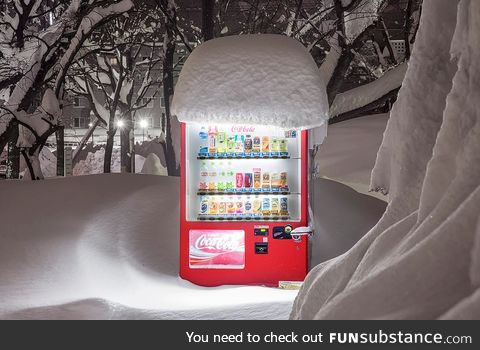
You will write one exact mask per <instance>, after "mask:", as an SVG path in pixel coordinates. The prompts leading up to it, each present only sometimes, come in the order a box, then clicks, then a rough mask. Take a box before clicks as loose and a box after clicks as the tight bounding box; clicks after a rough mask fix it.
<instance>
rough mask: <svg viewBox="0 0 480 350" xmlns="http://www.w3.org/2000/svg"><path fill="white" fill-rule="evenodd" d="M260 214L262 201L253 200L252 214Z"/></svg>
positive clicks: (258, 199)
mask: <svg viewBox="0 0 480 350" xmlns="http://www.w3.org/2000/svg"><path fill="white" fill-rule="evenodd" d="M261 213H262V200H261V199H260V198H255V199H254V200H253V214H261Z"/></svg>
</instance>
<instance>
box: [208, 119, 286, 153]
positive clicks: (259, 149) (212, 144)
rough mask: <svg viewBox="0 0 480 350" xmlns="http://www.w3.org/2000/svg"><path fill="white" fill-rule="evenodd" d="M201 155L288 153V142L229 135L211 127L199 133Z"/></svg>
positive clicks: (279, 139) (251, 136) (267, 137)
mask: <svg viewBox="0 0 480 350" xmlns="http://www.w3.org/2000/svg"><path fill="white" fill-rule="evenodd" d="M199 137H200V149H199V154H200V155H201V154H207V153H210V154H242V153H247V154H248V153H270V152H273V153H285V154H286V153H288V141H287V139H286V138H282V137H274V136H272V137H270V136H257V135H249V134H247V135H243V134H227V133H226V132H224V131H218V128H217V127H216V126H210V127H209V128H208V131H207V129H206V128H205V127H202V128H201V130H200V132H199Z"/></svg>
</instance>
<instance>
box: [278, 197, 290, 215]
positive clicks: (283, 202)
mask: <svg viewBox="0 0 480 350" xmlns="http://www.w3.org/2000/svg"><path fill="white" fill-rule="evenodd" d="M280 213H281V215H288V198H287V197H282V198H280Z"/></svg>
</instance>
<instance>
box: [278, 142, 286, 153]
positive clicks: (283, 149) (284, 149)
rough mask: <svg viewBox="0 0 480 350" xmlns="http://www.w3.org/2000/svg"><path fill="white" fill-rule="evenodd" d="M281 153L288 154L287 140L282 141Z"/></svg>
mask: <svg viewBox="0 0 480 350" xmlns="http://www.w3.org/2000/svg"><path fill="white" fill-rule="evenodd" d="M279 148H280V152H288V142H287V139H280V145H279Z"/></svg>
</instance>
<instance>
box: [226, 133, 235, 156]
mask: <svg viewBox="0 0 480 350" xmlns="http://www.w3.org/2000/svg"><path fill="white" fill-rule="evenodd" d="M227 152H228V153H234V152H235V137H233V136H228V139H227Z"/></svg>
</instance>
